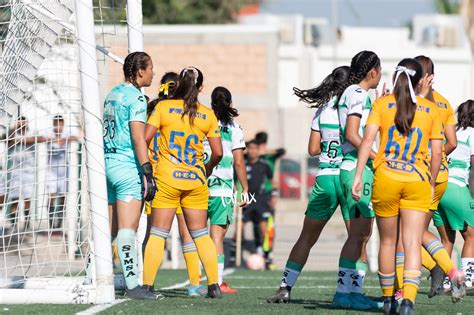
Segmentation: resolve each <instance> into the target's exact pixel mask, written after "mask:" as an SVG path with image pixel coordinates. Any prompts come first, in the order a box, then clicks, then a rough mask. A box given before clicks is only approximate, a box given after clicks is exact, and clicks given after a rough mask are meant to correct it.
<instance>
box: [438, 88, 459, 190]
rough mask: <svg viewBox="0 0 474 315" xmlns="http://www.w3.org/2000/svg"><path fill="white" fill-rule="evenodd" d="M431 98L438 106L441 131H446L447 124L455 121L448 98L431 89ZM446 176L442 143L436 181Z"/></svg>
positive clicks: (451, 124)
mask: <svg viewBox="0 0 474 315" xmlns="http://www.w3.org/2000/svg"><path fill="white" fill-rule="evenodd" d="M433 99H434V102H435V104H436V106H437V107H438V112H439V115H440V117H441V123H442V124H443V131H446V127H447V126H454V125H456V121H455V120H454V111H453V108H452V107H451V105H450V104H449V102H448V100H447V99H445V98H444V97H443V96H442V95H441V94H439V93H438V92H436V91H433ZM448 177H449V173H448V162H447V161H446V152H445V150H444V145H443V159H442V161H441V168H440V169H439V173H438V177H437V178H436V182H437V183H443V182H445V181H447V180H448Z"/></svg>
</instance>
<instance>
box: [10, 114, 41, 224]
mask: <svg viewBox="0 0 474 315" xmlns="http://www.w3.org/2000/svg"><path fill="white" fill-rule="evenodd" d="M47 140H48V138H46V137H38V136H35V135H33V134H31V133H30V131H29V128H28V120H27V119H26V117H24V116H20V117H19V118H18V120H17V121H16V123H15V125H14V126H13V128H12V130H11V132H10V134H9V136H8V140H7V141H8V156H7V159H8V163H7V164H8V167H7V168H8V171H7V178H8V187H7V202H8V203H9V204H10V219H11V222H12V228H13V231H14V230H15V228H17V227H18V213H17V209H18V205H19V201H20V199H22V200H23V202H24V208H23V209H24V214H25V226H24V231H26V230H27V229H28V228H29V222H30V201H31V198H32V196H33V193H34V188H35V182H36V180H35V179H36V178H35V177H36V176H35V175H36V172H35V166H36V163H35V150H36V143H40V142H45V141H47Z"/></svg>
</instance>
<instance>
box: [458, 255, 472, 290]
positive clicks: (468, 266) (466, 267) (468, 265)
mask: <svg viewBox="0 0 474 315" xmlns="http://www.w3.org/2000/svg"><path fill="white" fill-rule="evenodd" d="M461 266H462V271H463V272H464V274H465V275H466V287H469V288H471V287H472V282H473V280H474V258H461Z"/></svg>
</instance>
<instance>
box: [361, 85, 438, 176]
mask: <svg viewBox="0 0 474 315" xmlns="http://www.w3.org/2000/svg"><path fill="white" fill-rule="evenodd" d="M396 112H397V102H396V99H395V96H394V95H393V94H390V95H388V96H385V97H382V98H379V99H377V100H376V101H375V103H374V104H373V105H372V111H371V112H370V115H369V118H368V119H367V125H376V126H378V127H379V131H380V149H379V151H378V153H377V156H376V158H375V160H374V169H377V168H380V170H379V171H383V172H384V173H385V174H386V175H387V176H389V177H391V178H393V179H395V180H397V181H401V182H416V181H429V180H430V170H429V168H430V164H429V161H430V158H429V155H430V149H429V148H428V144H429V141H430V139H440V140H442V139H444V131H443V127H442V123H441V117H440V115H439V113H438V109H437V106H436V105H435V104H434V103H433V102H430V101H428V100H426V99H424V98H422V97H419V96H418V97H417V103H416V111H415V116H414V118H413V123H412V125H411V130H410V132H409V133H408V134H407V135H403V134H401V133H400V132H399V131H398V130H397V127H396V126H395V115H396Z"/></svg>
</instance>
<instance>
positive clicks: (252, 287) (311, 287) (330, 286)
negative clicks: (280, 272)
mask: <svg viewBox="0 0 474 315" xmlns="http://www.w3.org/2000/svg"><path fill="white" fill-rule="evenodd" d="M277 287H278V286H276V287H275V286H238V285H233V286H232V288H234V289H275V288H277ZM295 288H296V290H297V289H336V286H335V285H314V286H306V285H297V286H295ZM379 288H380V286H370V285H364V289H379Z"/></svg>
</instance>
